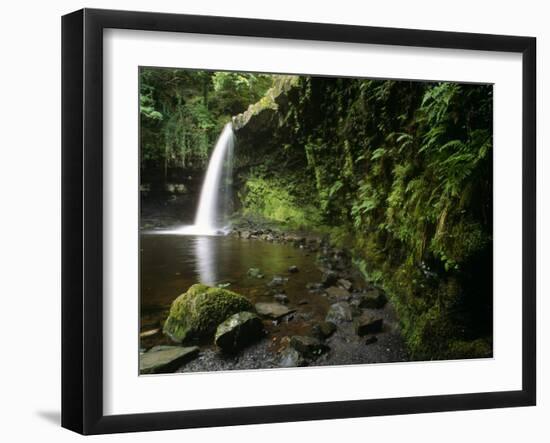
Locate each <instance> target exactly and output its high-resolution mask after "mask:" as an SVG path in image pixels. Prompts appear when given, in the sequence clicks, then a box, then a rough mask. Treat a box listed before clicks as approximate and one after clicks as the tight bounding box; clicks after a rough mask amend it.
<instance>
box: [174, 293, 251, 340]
mask: <svg viewBox="0 0 550 443" xmlns="http://www.w3.org/2000/svg"><path fill="white" fill-rule="evenodd" d="M252 309H253V308H252V304H251V303H250V302H249V301H248V300H247V299H246V298H244V297H243V296H242V295H239V294H237V293H235V292H232V291H228V290H227V289H222V288H214V287H210V286H207V285H203V284H196V285H193V286H191V287H190V288H189V289H188V290H187V292H185V293H184V294H181V295H180V296H179V297H178V298H176V299H175V300H174V301H173V302H172V306H171V307H170V313H169V315H168V318H167V319H166V322H165V323H164V328H163V332H164V333H165V334H166V335H167V336H168V337H170V338H171V339H172V340H173V341H175V342H176V343H181V342H183V341H185V340H186V339H190V338H197V337H208V336H211V335H213V334H214V331H215V330H216V327H217V326H218V325H219V324H220V323H222V322H223V321H224V320H225V319H226V318H228V317H230V316H231V315H233V314H236V313H237V312H241V311H250V310H252Z"/></svg>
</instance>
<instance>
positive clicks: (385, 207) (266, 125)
mask: <svg viewBox="0 0 550 443" xmlns="http://www.w3.org/2000/svg"><path fill="white" fill-rule="evenodd" d="M492 99H493V97H492V86H491V85H466V84H456V83H442V82H409V81H392V80H385V81H384V80H369V79H351V78H347V79H342V78H326V77H295V76H279V75H263V74H242V73H226V72H205V71H186V70H174V69H155V68H143V69H142V70H141V71H140V102H141V113H140V114H141V116H140V119H141V120H140V123H141V177H142V187H144V189H145V188H146V190H147V195H148V196H149V198H154V199H155V200H166V199H169V198H172V196H171V195H170V194H171V193H173V192H174V187H173V186H172V187H170V185H173V184H174V183H176V184H178V185H181V187H179V188H177V192H178V193H179V194H181V195H182V196H183V198H185V196H188V197H189V198H190V199H191V201H192V200H193V198H196V195H197V193H198V185H200V181H201V179H202V176H203V174H204V170H205V168H206V164H207V161H208V156H209V153H210V150H211V149H212V147H213V146H214V143H215V140H216V138H217V136H218V135H219V132H220V130H221V128H222V126H223V125H224V124H225V123H227V122H228V121H231V118H232V117H234V116H237V117H236V118H235V119H234V126H235V129H236V136H237V146H236V151H235V177H234V185H235V186H234V188H235V207H236V209H237V211H236V214H234V217H235V219H236V220H239V219H242V218H248V219H261V220H269V221H271V222H274V223H277V224H278V225H280V226H282V227H284V228H286V229H301V230H310V231H316V232H321V233H324V234H326V235H327V236H329V237H330V240H331V242H333V243H334V244H336V245H338V246H341V247H345V248H348V249H350V250H351V251H352V253H353V257H354V262H355V265H356V267H357V268H358V269H359V270H360V271H361V272H362V273H363V275H364V276H365V278H367V279H368V280H369V281H372V282H375V283H377V284H379V285H380V286H382V287H383V288H384V289H385V290H386V291H387V293H388V294H389V295H390V297H391V300H392V302H393V304H394V306H395V308H396V310H397V312H398V315H399V318H400V321H401V324H402V329H403V334H404V336H405V339H406V341H407V344H408V347H409V351H410V353H411V356H412V358H419V359H430V358H464V357H485V356H489V355H491V354H492V113H493V111H492V103H493V101H492ZM239 114H241V115H239ZM151 196H153V197H151ZM191 207H192V205H191Z"/></svg>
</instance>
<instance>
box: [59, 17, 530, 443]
mask: <svg viewBox="0 0 550 443" xmlns="http://www.w3.org/2000/svg"><path fill="white" fill-rule="evenodd" d="M107 28H118V29H132V30H147V31H170V32H180V33H181V32H185V33H198V34H216V35H227V36H248V37H269V38H285V39H301V40H317V41H333V42H352V43H368V44H377V45H397V46H410V47H424V48H446V49H448V48H452V49H468V50H480V51H500V52H510V53H519V54H521V55H522V65H523V79H522V82H523V85H522V88H523V97H522V113H523V114H522V131H523V135H522V137H523V138H522V154H523V165H522V167H523V178H522V180H523V189H522V195H523V201H522V205H523V208H522V210H523V214H522V221H523V233H522V240H523V245H522V248H523V249H522V254H523V256H522V263H523V265H522V389H521V390H517V391H506V392H479V393H471V394H457V395H436V396H420V397H403V398H392V399H371V400H357V401H336V402H325V403H307V404H285V405H266V406H260V407H237V408H230V409H208V410H191V411H169V412H160V413H142V414H131V415H114V416H113V415H110V416H106V415H104V413H103V407H102V404H103V375H102V371H103V342H102V340H103V337H102V324H103V318H102V315H103V299H102V267H103V247H102V245H103V227H102V224H103V210H102V205H103V198H102V191H103V189H102V186H103V185H102V177H103V166H102V165H103V147H102V137H103V121H102V120H103V111H102V106H103V96H102V95H103V88H102V84H103V78H102V77H103V30H104V29H107ZM535 67H536V39H535V38H532V37H515V36H504V35H484V34H470V33H455V32H440V31H422V30H412V29H390V28H377V27H363V26H348V25H336V24H319V23H300V22H286V21H273V20H256V19H243V18H229V17H210V16H194V15H178V14H164V13H150V12H128V11H111V10H98V9H83V10H79V11H76V12H73V13H71V14H68V15H65V16H63V18H62V200H63V203H62V426H63V427H65V428H68V429H71V430H73V431H76V432H79V433H82V434H103V433H115V432H132V431H151V430H162V429H178V428H194V427H211V426H228V425H240V424H257V423H274V422H289V421H302V420H320V419H332V418H348V417H363V416H380V415H390V414H412V413H424V412H437V411H457V410H466V409H485V408H502V407H514V406H531V405H535V403H536V315H535V311H536V275H535V274H536V176H535V173H536V146H535V140H536V132H535V131H536V118H535V117H536V101H535V99H536V97H535V96H536V89H535V85H536V69H535Z"/></svg>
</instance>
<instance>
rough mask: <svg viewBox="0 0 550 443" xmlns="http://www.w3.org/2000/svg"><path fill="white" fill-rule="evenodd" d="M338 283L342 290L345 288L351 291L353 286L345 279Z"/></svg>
mask: <svg viewBox="0 0 550 443" xmlns="http://www.w3.org/2000/svg"><path fill="white" fill-rule="evenodd" d="M336 283H338V286H340V287H341V288H344V289H345V290H346V291H350V290H351V287H352V286H353V284H352V283H351V282H350V281H349V280H346V279H345V278H341V279H339V280H338V281H337V282H336Z"/></svg>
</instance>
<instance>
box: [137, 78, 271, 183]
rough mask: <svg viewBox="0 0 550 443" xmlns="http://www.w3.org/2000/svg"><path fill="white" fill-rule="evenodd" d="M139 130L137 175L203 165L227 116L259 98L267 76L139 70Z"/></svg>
mask: <svg viewBox="0 0 550 443" xmlns="http://www.w3.org/2000/svg"><path fill="white" fill-rule="evenodd" d="M139 78H140V128H141V136H140V139H141V162H142V165H141V166H142V170H143V169H155V168H156V169H164V171H165V174H166V170H167V168H171V167H178V168H191V169H199V168H203V167H204V166H205V165H206V162H207V160H208V157H209V154H210V150H211V149H212V147H213V145H214V143H215V141H216V139H217V137H218V136H219V134H220V131H221V129H222V127H223V125H224V124H225V123H227V122H228V121H230V119H231V116H233V115H235V114H237V113H239V112H242V111H244V110H245V109H246V108H247V107H248V105H249V104H250V103H254V102H255V101H256V100H258V99H259V98H261V97H262V96H263V95H264V94H265V92H266V91H267V89H268V88H269V87H270V86H271V84H272V83H273V79H272V76H269V75H263V74H241V73H232V72H209V71H190V70H183V69H166V68H141V69H140V73H139Z"/></svg>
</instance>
